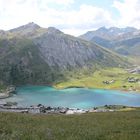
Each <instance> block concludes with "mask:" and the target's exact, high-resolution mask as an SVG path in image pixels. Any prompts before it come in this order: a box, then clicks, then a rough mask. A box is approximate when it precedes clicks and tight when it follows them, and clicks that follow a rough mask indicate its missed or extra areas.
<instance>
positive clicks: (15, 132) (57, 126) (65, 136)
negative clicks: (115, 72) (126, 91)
mask: <svg viewBox="0 0 140 140" xmlns="http://www.w3.org/2000/svg"><path fill="white" fill-rule="evenodd" d="M139 138H140V109H139V108H137V109H136V110H131V111H119V112H104V113H101V112H100V113H88V114H83V115H32V114H17V113H2V112H0V139H1V140H139Z"/></svg>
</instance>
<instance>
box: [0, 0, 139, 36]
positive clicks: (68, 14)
mask: <svg viewBox="0 0 140 140" xmlns="http://www.w3.org/2000/svg"><path fill="white" fill-rule="evenodd" d="M29 22H35V23H36V24H39V25H40V26H42V27H49V26H54V27H56V28H58V29H60V30H62V31H63V32H65V33H68V34H72V35H75V36H77V35H80V34H82V33H85V32H86V31H89V30H94V29H97V28H99V27H101V26H106V27H110V26H117V27H126V26H133V27H136V28H140V0H0V29H4V30H9V29H12V28H15V27H18V26H20V25H24V24H27V23H29Z"/></svg>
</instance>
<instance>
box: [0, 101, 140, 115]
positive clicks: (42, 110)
mask: <svg viewBox="0 0 140 140" xmlns="http://www.w3.org/2000/svg"><path fill="white" fill-rule="evenodd" d="M136 108H139V107H132V106H124V105H104V106H99V107H92V108H90V109H80V108H69V107H51V106H44V105H42V104H38V105H32V106H28V107H23V106H18V105H17V103H16V102H3V103H2V102H0V112H16V113H27V114H44V115H49V114H59V115H62V114H63V115H73V114H85V113H92V112H93V113H98V112H115V111H130V110H135V109H136Z"/></svg>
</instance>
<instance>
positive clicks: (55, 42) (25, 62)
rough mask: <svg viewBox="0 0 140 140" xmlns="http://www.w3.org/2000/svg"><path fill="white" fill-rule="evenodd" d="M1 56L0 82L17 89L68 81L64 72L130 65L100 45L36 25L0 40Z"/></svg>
mask: <svg viewBox="0 0 140 140" xmlns="http://www.w3.org/2000/svg"><path fill="white" fill-rule="evenodd" d="M1 36H2V35H1ZM0 52H1V56H0V65H1V67H0V71H1V74H0V79H1V80H2V81H4V82H5V83H8V81H9V84H16V85H17V84H25V83H26V84H45V83H47V84H52V83H53V82H56V81H60V80H64V79H65V78H66V77H65V76H66V75H65V74H64V73H65V72H64V71H73V70H74V69H82V68H83V67H87V68H88V69H93V68H94V69H95V68H96V67H97V66H99V67H113V66H117V67H123V66H125V65H127V62H126V61H125V60H124V58H122V57H121V56H119V55H117V54H115V53H113V52H111V51H109V50H107V49H105V48H102V47H100V46H98V45H97V44H94V43H91V42H88V41H85V40H83V39H80V38H76V37H74V36H71V35H67V34H64V33H63V32H61V31H60V30H58V29H56V28H54V27H49V28H42V27H40V26H38V25H36V24H34V23H29V24H27V25H24V26H20V27H19V28H15V29H14V30H10V31H7V32H6V35H5V36H4V37H1V39H0ZM3 77H4V78H3ZM5 77H7V78H5Z"/></svg>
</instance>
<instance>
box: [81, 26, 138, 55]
mask: <svg viewBox="0 0 140 140" xmlns="http://www.w3.org/2000/svg"><path fill="white" fill-rule="evenodd" d="M80 38H82V39H85V40H87V41H91V42H94V43H97V44H98V45H101V46H103V47H105V48H108V49H111V50H113V51H116V52H117V53H120V54H123V55H140V30H138V29H136V28H133V27H126V28H117V27H111V28H105V27H101V28H99V29H97V30H95V31H88V32H87V33H85V34H83V35H81V36H80Z"/></svg>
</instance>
